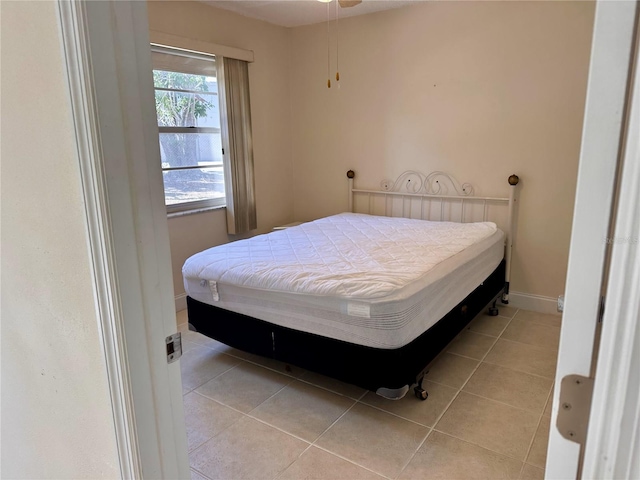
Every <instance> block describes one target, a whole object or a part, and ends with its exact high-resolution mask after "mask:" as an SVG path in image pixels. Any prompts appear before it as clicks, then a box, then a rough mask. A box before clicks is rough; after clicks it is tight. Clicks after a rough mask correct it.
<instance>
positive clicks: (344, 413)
mask: <svg viewBox="0 0 640 480" xmlns="http://www.w3.org/2000/svg"><path fill="white" fill-rule="evenodd" d="M367 393H368V390H365V392H364V393H363V394H362V395H360V397H358V399H357V400H354V402H353V404H352V405H351V406H350V407H349V408H347V409H346V410H345V411H344V412H343V413H342V415H340V416H339V417H338V418H336V419H335V420H334V421H333V423H332V424H331V425H329V426H328V427H327V428H326V429H325V430H324V431H323V432H322V433H321V434H320V435H318V437H317V438H316V439H315V440H314V441H313V442H312V443H311V445H309V448H311V447H316V448H318V449H320V450H322V451H324V452H327V453H329V454H331V455H333V456H335V457H338V458H341V459H342V460H345V461H347V462H349V463H351V464H353V465H356V466H358V467H361V468H364V469H365V470H367V471H369V472H372V473H375V474H376V475H380V476H382V477H384V478H387V479H390V477H388V476H387V475H385V474H383V473H381V472H377V471H375V470H372V469H371V468H369V467H366V466H364V465H361V464H359V463H357V462H355V461H353V460H351V459H349V458H346V457H343V456H342V455H340V454H338V453H335V452H333V451H331V450H328V449H327V448H325V447H322V446H321V445H318V443H317V442H318V440H320V439H321V438H322V437H323V436H324V434H325V433H327V432H328V431H329V430H330V429H331V428H332V427H333V426H334V425H335V424H337V423H338V422H339V421H340V420H341V419H342V418H343V417H344V416H345V415H346V414H347V413H349V412H350V411H351V409H353V407H355V406H356V405H357V404H358V403H361V404H362V405H366V404H364V403H362V402H360V400H362V399H363V398H364V397H365V395H366V394H367ZM421 426H422V425H421ZM307 450H308V449H307ZM305 451H306V450H305ZM298 458H299V457H298ZM287 468H288V467H287Z"/></svg>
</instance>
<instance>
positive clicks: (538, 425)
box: [520, 385, 553, 476]
mask: <svg viewBox="0 0 640 480" xmlns="http://www.w3.org/2000/svg"><path fill="white" fill-rule="evenodd" d="M551 392H553V385H552V386H551V388H550V389H549V393H548V394H547V401H546V402H545V404H544V406H545V408H546V406H547V403H548V402H549V398H550V397H551ZM543 418H544V409H542V413H541V414H540V417H539V418H538V423H537V425H536V430H535V432H534V433H533V437H531V441H530V442H529V448H527V453H526V455H525V456H524V462H522V468H521V469H520V476H522V472H523V471H524V466H525V465H526V464H527V460H528V459H529V454H530V453H531V448H532V447H533V442H535V440H536V436H537V435H538V429H539V428H540V425H541V424H542V419H543ZM548 443H549V441H548V440H547V446H548ZM532 466H534V467H535V465H532ZM538 468H540V467H538ZM542 470H543V471H544V470H545V469H544V468H543V469H542Z"/></svg>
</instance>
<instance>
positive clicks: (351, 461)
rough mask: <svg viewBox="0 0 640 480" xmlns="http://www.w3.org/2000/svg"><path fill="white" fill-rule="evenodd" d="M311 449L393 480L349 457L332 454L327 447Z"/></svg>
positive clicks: (316, 446) (315, 446) (318, 446)
mask: <svg viewBox="0 0 640 480" xmlns="http://www.w3.org/2000/svg"><path fill="white" fill-rule="evenodd" d="M311 447H314V448H317V449H318V450H322V451H323V452H325V453H328V454H329V455H333V456H334V457H338V458H339V459H341V460H344V461H346V462H349V463H350V464H352V465H355V466H356V467H360V468H363V469H365V470H367V471H368V472H371V473H374V474H376V475H378V476H379V477H382V478H386V479H387V480H393V479H392V477H389V476H387V475H385V474H383V473H380V472H376V471H375V470H372V469H371V468H369V467H365V466H364V465H361V464H359V463H358V462H356V461H354V460H351V459H349V458H347V457H343V456H342V455H340V454H339V453H335V452H332V451H331V450H328V449H327V448H326V447H322V446H320V445H311ZM311 447H309V448H311Z"/></svg>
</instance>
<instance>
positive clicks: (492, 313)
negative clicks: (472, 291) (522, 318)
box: [489, 307, 500, 317]
mask: <svg viewBox="0 0 640 480" xmlns="http://www.w3.org/2000/svg"><path fill="white" fill-rule="evenodd" d="M498 313H500V312H499V311H498V309H497V307H492V308H490V309H489V315H490V316H492V317H496V316H498Z"/></svg>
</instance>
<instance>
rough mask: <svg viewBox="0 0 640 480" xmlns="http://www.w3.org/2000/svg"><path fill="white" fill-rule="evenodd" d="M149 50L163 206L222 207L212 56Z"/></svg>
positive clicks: (223, 199) (175, 207)
mask: <svg viewBox="0 0 640 480" xmlns="http://www.w3.org/2000/svg"><path fill="white" fill-rule="evenodd" d="M152 53H153V66H154V70H153V81H154V87H155V99H156V113H157V118H158V130H159V135H160V158H161V162H162V176H163V179H164V195H165V203H166V205H167V210H168V211H169V212H175V211H182V210H190V209H196V208H204V207H210V206H218V205H224V204H225V186H224V172H223V163H222V139H221V132H220V108H219V104H218V84H217V79H216V65H215V57H213V56H209V55H199V54H192V53H187V52H181V51H173V50H169V49H159V48H156V47H154V48H153V52H152Z"/></svg>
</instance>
